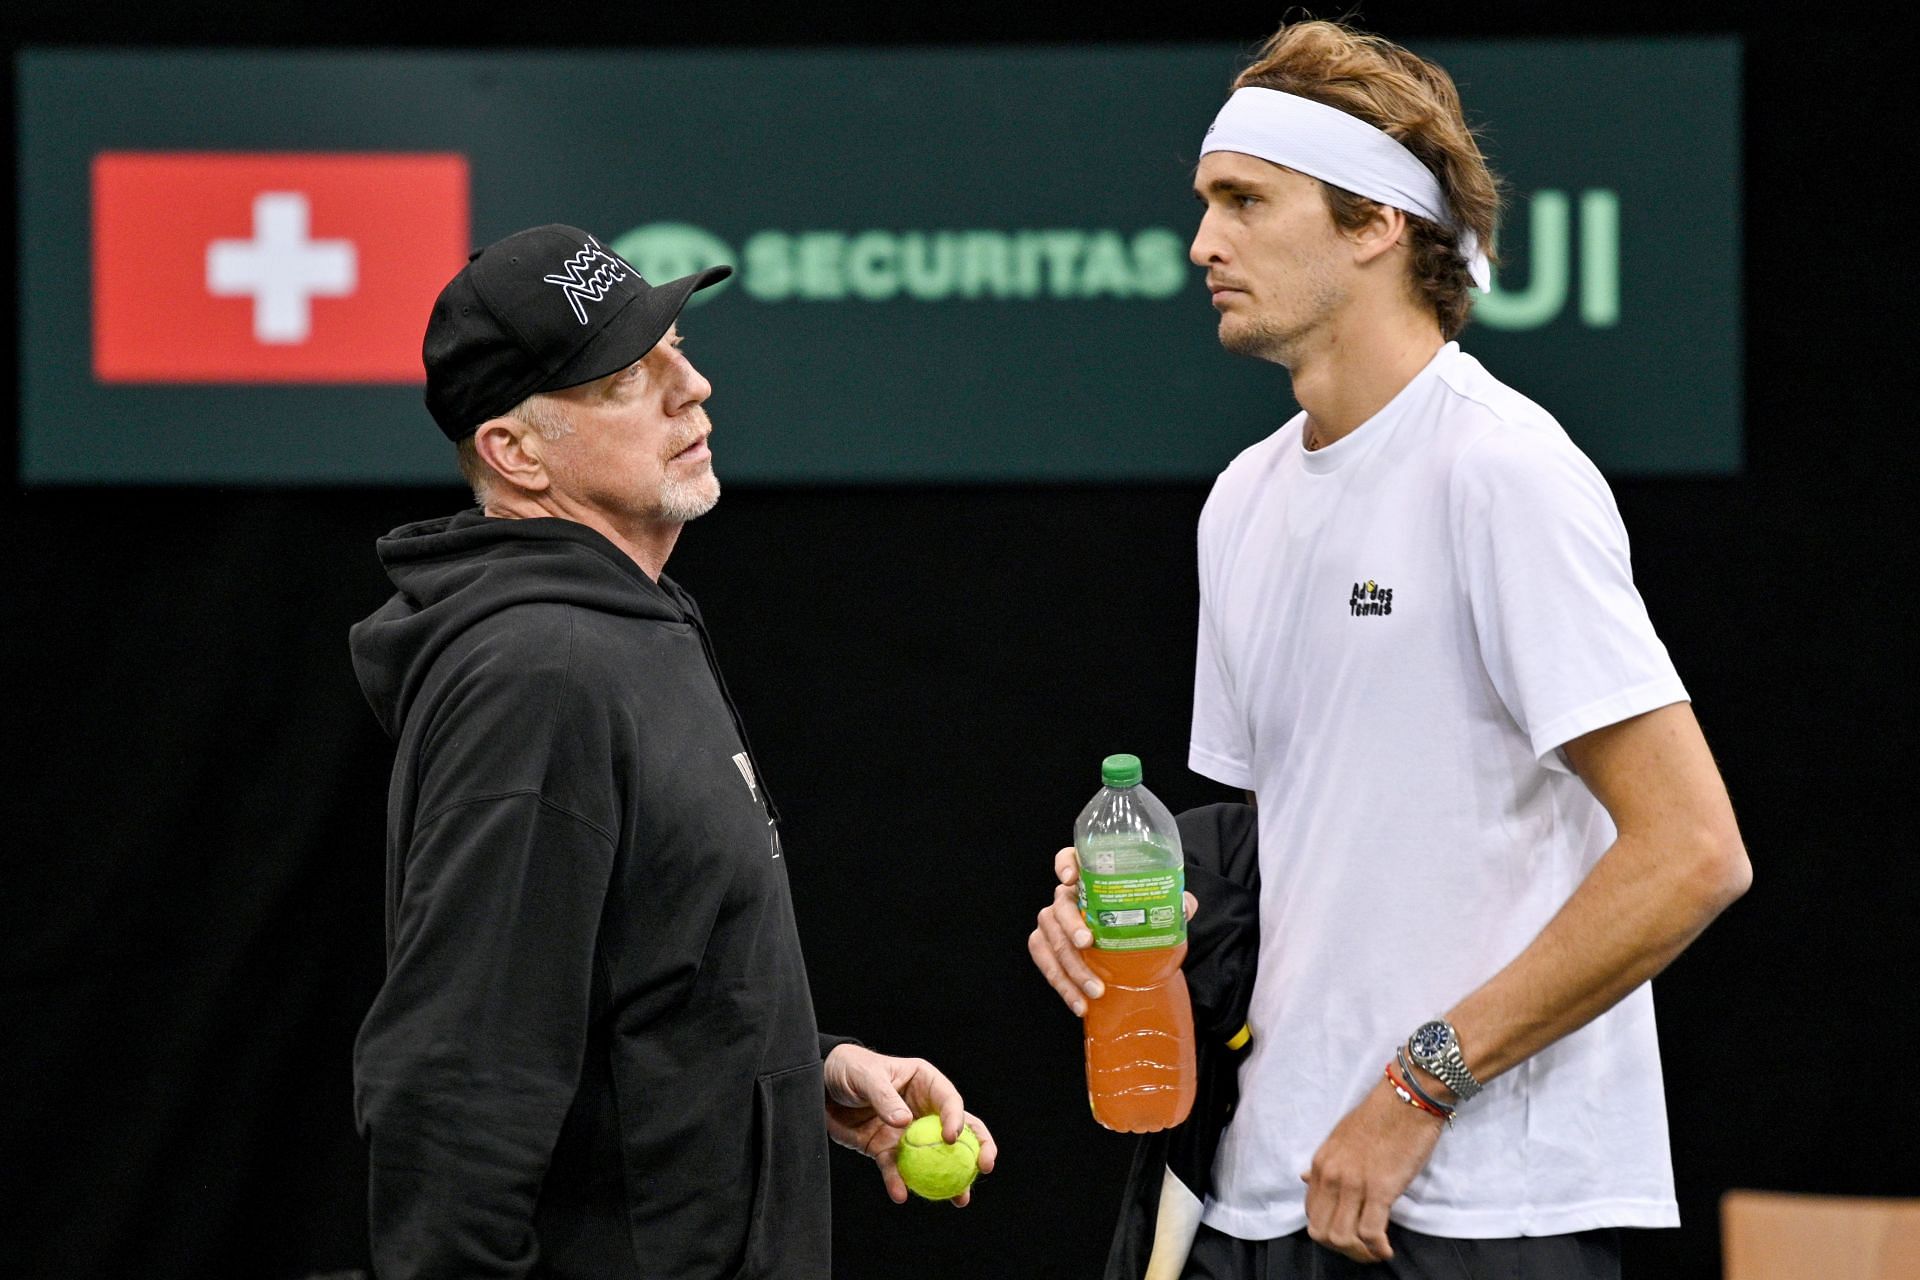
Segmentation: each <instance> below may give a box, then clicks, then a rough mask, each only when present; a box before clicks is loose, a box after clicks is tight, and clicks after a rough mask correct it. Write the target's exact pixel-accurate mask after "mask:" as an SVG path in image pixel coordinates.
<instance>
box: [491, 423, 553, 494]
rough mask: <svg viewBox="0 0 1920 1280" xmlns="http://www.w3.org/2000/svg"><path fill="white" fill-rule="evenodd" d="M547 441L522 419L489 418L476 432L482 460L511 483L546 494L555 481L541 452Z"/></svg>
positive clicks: (520, 487)
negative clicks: (549, 473) (549, 474)
mask: <svg viewBox="0 0 1920 1280" xmlns="http://www.w3.org/2000/svg"><path fill="white" fill-rule="evenodd" d="M545 444H546V441H545V440H543V439H542V438H541V436H540V433H539V432H538V431H535V430H534V429H533V428H532V427H530V426H528V425H527V424H526V423H524V422H522V421H520V419H518V418H510V417H500V418H489V419H487V420H486V421H485V422H483V423H481V424H480V429H479V430H477V431H475V432H474V433H473V447H474V451H475V452H476V453H478V454H479V455H480V457H481V460H482V461H484V462H485V463H486V464H487V465H488V466H489V467H491V468H493V471H494V474H495V475H498V476H499V477H500V478H501V479H502V480H504V481H506V482H507V483H508V484H509V485H511V486H513V487H514V488H515V489H520V490H523V491H525V492H528V493H543V492H545V491H546V489H547V488H548V487H549V486H550V485H551V484H552V483H553V480H552V477H550V476H548V475H547V464H546V461H545V459H544V458H543V457H542V456H541V452H540V451H541V449H542V448H543V447H544V446H545Z"/></svg>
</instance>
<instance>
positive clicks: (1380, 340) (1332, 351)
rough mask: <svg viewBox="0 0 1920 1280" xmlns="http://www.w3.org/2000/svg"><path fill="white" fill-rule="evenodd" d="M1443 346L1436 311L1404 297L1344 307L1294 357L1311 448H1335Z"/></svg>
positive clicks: (1290, 363) (1296, 386)
mask: <svg viewBox="0 0 1920 1280" xmlns="http://www.w3.org/2000/svg"><path fill="white" fill-rule="evenodd" d="M1356 303H1357V300H1356ZM1444 345H1445V341H1444V339H1443V338H1442V337H1441V335H1440V325H1439V322H1438V321H1436V320H1435V319H1434V317H1433V314H1432V313H1431V312H1429V311H1427V310H1425V309H1424V308H1417V307H1414V306H1412V305H1411V304H1407V303H1402V302H1400V300H1399V299H1395V300H1394V304H1392V305H1386V306H1376V307H1365V306H1361V305H1350V306H1347V307H1343V308H1341V310H1340V311H1339V313H1338V314H1336V315H1335V316H1333V317H1332V318H1331V319H1330V320H1329V321H1328V322H1327V323H1326V324H1325V325H1323V326H1321V327H1320V328H1319V329H1317V330H1315V331H1314V332H1313V333H1312V334H1310V335H1308V336H1307V337H1306V339H1305V340H1304V341H1303V342H1302V343H1301V344H1300V347H1299V349H1297V350H1295V351H1293V352H1290V353H1289V358H1288V360H1287V368H1288V370H1289V371H1290V372H1291V373H1292V374H1293V398H1294V399H1295V400H1297V401H1298V402H1299V404H1300V407H1301V408H1303V409H1305V410H1306V411H1307V425H1306V435H1305V437H1304V438H1305V439H1306V440H1307V441H1308V442H1309V447H1310V448H1315V449H1318V448H1322V447H1324V446H1326V445H1330V444H1332V443H1333V442H1334V441H1336V440H1339V439H1341V438H1342V437H1344V436H1346V435H1348V434H1350V433H1351V432H1352V431H1353V430H1354V428H1356V427H1358V426H1359V425H1360V424H1361V423H1363V422H1365V421H1366V420H1367V419H1369V418H1371V417H1373V415H1374V414H1376V413H1378V412H1380V410H1382V409H1384V408H1386V406H1387V402H1388V401H1390V400H1392V399H1393V398H1394V397H1395V396H1397V395H1399V394H1400V392H1401V391H1402V390H1403V389H1404V388H1405V387H1406V385H1407V384H1408V383H1409V382H1412V381H1413V379H1414V377H1415V376H1416V375H1418V374H1419V372H1420V371H1421V370H1422V369H1424V368H1426V367H1427V365H1428V363H1429V362H1430V361H1432V359H1433V357H1434V353H1435V352H1437V351H1439V350H1440V348H1441V347H1442V346H1444Z"/></svg>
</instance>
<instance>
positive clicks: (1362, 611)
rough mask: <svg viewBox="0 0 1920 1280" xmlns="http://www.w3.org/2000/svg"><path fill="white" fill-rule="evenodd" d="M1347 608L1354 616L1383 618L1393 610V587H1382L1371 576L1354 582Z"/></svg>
mask: <svg viewBox="0 0 1920 1280" xmlns="http://www.w3.org/2000/svg"><path fill="white" fill-rule="evenodd" d="M1347 609H1348V610H1349V611H1350V612H1351V613H1352V615H1353V616H1354V617H1356V618H1384V617H1386V616H1387V615H1388V614H1390V613H1392V612H1393V588H1392V587H1383V586H1381V585H1380V584H1379V583H1377V582H1375V581H1374V580H1373V579H1372V578H1368V579H1367V580H1366V581H1365V582H1363V583H1362V582H1356V583H1354V584H1353V594H1352V595H1351V596H1349V597H1348V599H1347Z"/></svg>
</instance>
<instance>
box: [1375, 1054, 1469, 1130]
mask: <svg viewBox="0 0 1920 1280" xmlns="http://www.w3.org/2000/svg"><path fill="white" fill-rule="evenodd" d="M1387 1083H1388V1084H1390V1085H1392V1086H1393V1091H1394V1092H1395V1093H1397V1094H1399V1095H1400V1101H1402V1102H1404V1103H1406V1104H1407V1105H1408V1106H1410V1107H1412V1108H1414V1109H1415V1110H1417V1111H1424V1112H1426V1113H1427V1114H1428V1115H1430V1116H1439V1117H1440V1118H1441V1119H1442V1120H1445V1121H1446V1122H1447V1127H1448V1128H1449V1129H1451V1128H1452V1127H1453V1113H1452V1112H1451V1111H1444V1110H1442V1109H1441V1108H1439V1107H1436V1106H1434V1105H1433V1104H1432V1103H1430V1102H1428V1101H1427V1100H1426V1099H1425V1098H1422V1097H1420V1096H1419V1095H1418V1094H1416V1093H1414V1091H1413V1090H1411V1089H1409V1088H1408V1087H1407V1084H1406V1082H1405V1081H1404V1080H1402V1079H1401V1078H1400V1076H1399V1073H1398V1072H1396V1071H1395V1070H1394V1069H1393V1063H1391V1062H1389V1063H1388V1064H1387Z"/></svg>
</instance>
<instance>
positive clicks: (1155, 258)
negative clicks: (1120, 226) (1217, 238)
mask: <svg viewBox="0 0 1920 1280" xmlns="http://www.w3.org/2000/svg"><path fill="white" fill-rule="evenodd" d="M1187 266H1188V264H1187V242H1186V241H1185V240H1182V239H1181V238H1180V236H1179V235H1178V234H1176V233H1175V232H1172V231H1169V230H1167V229H1166V228H1165V227H1148V228H1147V229H1146V230H1145V231H1140V232H1136V233H1135V234H1134V237H1133V288H1134V292H1136V293H1138V294H1139V295H1140V296H1141V297H1143V298H1171V297H1172V296H1173V295H1174V294H1176V293H1178V292H1180V289H1181V287H1182V286H1183V285H1185V284H1186V282H1187Z"/></svg>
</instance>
